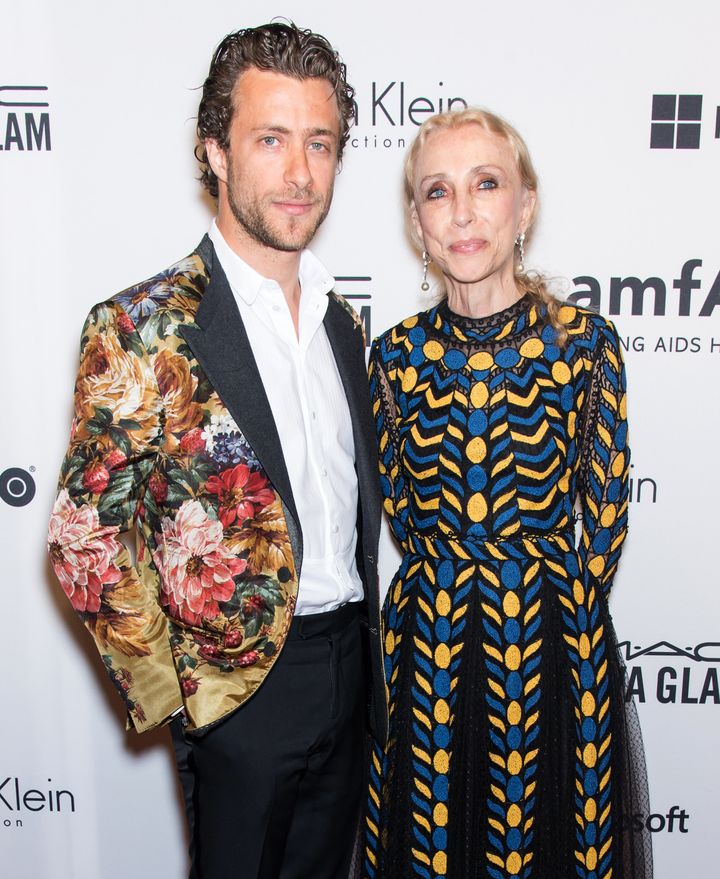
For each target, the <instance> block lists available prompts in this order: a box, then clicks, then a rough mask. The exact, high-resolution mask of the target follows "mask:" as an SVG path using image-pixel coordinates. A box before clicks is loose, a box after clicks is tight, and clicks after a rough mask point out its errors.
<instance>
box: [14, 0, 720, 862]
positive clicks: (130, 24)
mask: <svg viewBox="0 0 720 879" xmlns="http://www.w3.org/2000/svg"><path fill="white" fill-rule="evenodd" d="M273 15H282V16H286V17H290V18H293V19H294V20H295V21H297V22H298V23H299V24H300V25H302V26H307V27H311V28H313V29H314V30H318V31H320V32H322V33H324V34H326V35H327V36H328V37H329V39H330V40H331V42H332V43H333V44H334V45H335V46H337V47H338V49H339V50H340V51H341V53H342V55H343V56H344V58H345V60H346V61H347V64H348V69H349V78H350V81H351V82H352V83H353V84H354V85H355V87H356V89H357V127H356V129H355V130H354V132H353V135H352V140H351V142H350V144H349V146H348V150H347V156H346V159H345V162H344V168H343V171H342V174H341V175H340V178H339V180H338V186H337V194H336V199H335V204H334V207H333V209H332V213H331V215H330V218H329V220H328V221H327V223H326V226H325V228H324V229H323V230H322V233H321V235H320V237H319V239H318V240H317V242H316V247H315V249H316V251H317V252H318V254H319V256H320V257H321V258H322V259H323V260H324V261H325V262H326V264H327V265H328V266H329V267H330V268H331V270H332V271H333V272H334V273H335V275H336V276H338V277H340V278H342V280H340V281H339V282H338V289H339V290H340V291H341V292H343V293H345V294H346V295H348V296H350V297H354V299H353V302H354V304H355V305H356V306H357V307H358V309H359V310H361V311H362V314H363V317H364V319H365V321H366V325H367V328H368V330H369V332H370V333H371V334H373V335H376V334H378V333H379V332H381V331H382V330H384V329H385V328H386V327H388V326H389V325H390V324H392V323H394V322H396V321H398V320H399V319H400V318H402V317H403V316H405V315H407V314H409V313H412V312H414V311H416V310H418V308H421V307H423V298H422V294H421V293H420V290H419V282H420V272H421V267H420V261H419V259H418V256H417V254H416V253H414V252H413V250H412V248H411V247H410V245H409V243H408V240H407V238H406V235H405V233H404V231H403V218H402V211H401V199H400V189H401V185H400V179H401V164H402V157H403V154H404V152H405V148H406V146H407V145H408V144H409V143H410V141H411V139H412V137H413V135H414V132H415V131H416V130H417V125H418V124H419V123H420V122H421V121H422V120H423V119H424V118H425V117H426V116H427V114H428V113H430V112H432V111H435V110H440V109H444V108H447V107H449V106H451V105H452V104H453V102H455V106H461V105H462V101H465V102H467V103H468V104H478V105H481V106H486V107H489V108H490V109H493V110H495V111H497V112H499V113H500V114H502V115H504V116H506V117H507V118H508V119H510V120H511V121H512V122H513V123H515V124H516V125H517V127H518V128H519V129H520V131H521V132H523V133H524V135H525V136H526V138H527V140H528V142H529V145H530V148H531V151H532V153H533V156H534V158H535V161H536V165H537V168H538V171H539V173H540V177H541V182H542V189H541V200H542V211H541V218H540V223H539V229H538V234H537V235H536V237H535V240H534V242H533V246H532V248H531V250H530V253H529V259H528V260H526V262H528V264H529V265H531V266H534V267H538V268H541V269H543V270H545V271H546V272H548V273H549V274H550V275H552V276H554V277H557V278H558V279H559V282H560V283H563V284H564V289H565V292H566V294H573V295H575V296H577V297H579V299H580V301H581V302H584V303H587V304H591V305H593V306H596V307H598V308H599V309H600V310H601V311H602V312H603V313H604V314H606V315H609V316H610V317H612V318H613V320H615V322H616V324H617V326H618V329H619V332H620V336H621V338H622V340H623V344H624V346H625V347H626V349H627V365H628V374H629V385H630V398H631V417H632V434H633V449H634V458H633V461H634V465H633V482H632V494H631V500H632V507H631V516H632V518H631V533H630V538H629V540H628V543H627V551H626V554H625V556H624V558H623V561H622V564H621V570H620V574H619V576H618V578H617V581H616V586H615V590H614V594H613V598H612V611H613V615H614V618H615V622H616V626H617V630H618V633H619V637H620V640H621V641H622V650H623V653H624V656H625V659H626V661H627V664H628V669H629V672H630V687H631V689H632V690H633V692H634V694H635V698H636V700H637V702H638V707H639V711H640V717H641V721H642V725H643V731H644V736H645V744H646V749H647V755H648V764H649V773H650V783H651V801H652V805H651V811H650V813H649V814H647V815H633V816H631V818H630V820H631V821H632V822H633V823H634V825H635V826H639V825H640V824H641V823H645V824H647V826H648V827H649V828H650V829H651V830H652V831H653V839H654V843H655V857H656V875H657V877H658V879H679V877H686V876H692V875H700V874H702V875H713V874H714V873H715V868H714V866H713V864H714V863H715V861H716V859H717V849H716V832H717V831H716V828H717V825H718V822H719V821H720V801H719V800H718V797H717V789H718V786H720V761H719V760H718V756H717V747H718V743H719V742H720V683H719V681H718V670H719V668H720V589H719V588H718V587H720V577H719V574H718V571H719V570H720V563H719V562H718V537H717V526H718V498H719V497H720V474H719V472H718V466H717V461H718V436H719V435H720V416H719V405H718V396H719V395H718V369H719V368H720V251H719V250H718V244H717V242H718V232H719V227H718V204H719V203H720V174H719V173H718V172H719V170H720V108H719V107H718V105H720V74H718V67H717V34H718V29H719V27H720V9H719V8H718V6H717V4H714V3H710V2H707V0H686V2H684V3H682V4H677V3H676V2H669V0H661V2H658V0H655V2H651V0H645V2H643V0H629V2H624V3H603V4H599V3H582V4H580V3H576V2H564V0H546V2H545V3H531V2H525V0H519V2H515V3H508V4H499V3H495V4H481V3H476V2H475V3H470V2H468V0H465V2H457V0H446V2H444V3H441V4H438V3H436V2H427V0H419V2H416V3H414V4H397V5H396V6H393V5H392V4H389V3H387V2H380V0H365V2H363V3H362V4H360V5H359V6H357V5H353V4H350V5H347V4H333V5H332V6H331V5H330V4H324V3H316V2H311V0H307V2H292V0H285V2H284V3H278V4H269V3H268V2H267V0H263V2H249V0H248V2H243V3H238V2H229V0H217V2H214V3H205V4H202V3H197V2H195V0H175V2H173V3H169V2H168V3H147V2H144V3H140V2H137V0H126V2H125V3H123V4H119V5H118V4H111V5H108V4H104V3H101V4H99V3H96V2H90V0H71V2H66V3H56V2H53V0H26V2H25V3H24V4H19V3H12V2H11V0H4V2H3V3H2V9H1V12H0V21H1V22H2V24H1V25H0V27H1V31H0V193H1V195H0V242H1V245H0V248H1V249H0V289H1V290H2V340H3V341H2V357H3V370H2V376H3V379H2V389H1V391H0V394H1V399H2V413H3V419H2V423H3V425H4V427H3V429H2V445H1V450H0V541H1V542H2V568H1V571H2V587H1V588H0V657H1V660H2V662H1V668H2V671H1V672H0V706H1V710H2V738H1V741H2V747H1V748H0V864H2V868H1V869H2V875H3V877H5V879H26V877H33V879H35V877H43V879H67V877H72V879H120V877H125V876H127V875H130V874H132V875H134V876H137V877H140V879H144V877H148V879H149V877H162V879H180V877H182V876H184V875H185V870H186V861H185V856H184V846H185V840H184V837H183V833H184V831H183V821H182V816H181V808H180V802H179V796H178V790H177V785H176V781H175V777H174V772H173V765H172V759H171V755H170V751H169V748H168V746H167V742H166V739H165V734H164V733H163V732H162V731H161V732H158V733H153V734H149V735H148V736H147V737H145V738H142V737H137V736H136V735H134V734H130V735H127V734H126V733H125V732H124V730H123V723H122V710H121V707H120V703H119V701H118V700H116V697H115V695H114V693H113V692H112V690H111V687H110V685H109V683H108V682H107V681H106V680H105V677H104V672H103V671H102V668H101V663H100V661H99V658H98V657H97V656H96V654H95V652H94V648H93V647H92V646H91V644H90V639H89V638H88V637H87V635H86V634H85V632H84V631H83V630H82V628H81V626H80V624H79V623H78V622H77V621H76V620H75V618H74V617H73V615H72V613H71V612H70V610H69V604H68V603H67V602H66V600H65V598H64V596H62V594H61V593H60V591H59V589H58V587H57V586H56V584H55V583H54V581H53V580H52V578H51V576H50V575H49V571H48V566H47V563H46V560H45V552H44V537H45V530H46V522H47V518H48V514H49V511H50V506H51V501H52V496H53V492H54V487H55V480H56V477H57V472H58V468H59V465H60V460H61V457H62V454H63V451H64V447H65V443H66V441H67V434H68V428H69V424H70V407H71V389H72V384H73V379H74V372H75V366H76V358H77V350H78V341H79V335H80V329H81V325H82V322H83V319H84V317H85V314H86V312H87V311H88V309H89V307H90V306H91V305H92V304H93V303H95V302H96V301H98V300H100V299H103V298H105V297H107V296H109V295H111V294H112V293H114V292H116V291H118V290H120V289H122V288H124V287H126V286H128V285H129V284H131V283H133V282H135V281H138V280H140V279H142V278H145V277H147V276H149V275H151V274H153V273H154V272H155V271H157V270H159V269H161V268H163V267H165V266H166V265H168V264H170V263H171V262H173V261H174V260H176V259H177V258H179V257H181V256H183V255H185V254H186V253H187V252H189V251H190V250H192V248H193V247H194V245H195V244H196V242H197V241H198V240H199V239H200V237H201V236H202V235H203V233H204V232H205V230H206V229H207V226H208V223H209V220H210V217H211V206H210V205H209V204H208V202H207V201H206V200H205V199H204V197H203V195H202V192H201V188H200V186H199V184H198V183H197V182H196V179H195V178H196V177H197V168H196V164H195V162H194V159H193V155H192V149H193V145H194V119H193V117H194V115H195V112H196V106H197V101H198V98H199V93H198V91H197V87H198V86H199V85H200V84H201V83H202V81H203V79H204V77H205V73H206V70H207V66H208V63H209V60H210V56H211V54H212V51H213V48H214V46H215V45H216V43H217V42H218V41H219V39H220V38H221V37H222V36H223V35H224V34H225V33H227V32H228V31H230V30H234V29H236V28H237V27H240V26H248V25H254V24H260V23H262V22H264V21H266V20H267V19H268V18H270V17H272V16H273ZM563 279H564V280H563ZM383 549H384V552H383V579H384V581H385V583H387V582H388V580H389V578H390V576H391V572H392V569H393V567H394V565H395V561H396V559H395V556H394V553H393V550H392V547H391V545H390V541H389V539H388V538H387V536H386V537H385V539H384V547H383ZM239 832H241V831H240V830H239Z"/></svg>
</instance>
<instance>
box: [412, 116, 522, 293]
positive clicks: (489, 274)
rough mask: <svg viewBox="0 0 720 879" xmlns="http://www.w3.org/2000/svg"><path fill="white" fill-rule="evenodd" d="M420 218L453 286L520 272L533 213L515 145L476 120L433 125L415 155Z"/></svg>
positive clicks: (415, 212)
mask: <svg viewBox="0 0 720 879" xmlns="http://www.w3.org/2000/svg"><path fill="white" fill-rule="evenodd" d="M413 195H414V205H413V209H412V220H413V222H414V224H415V228H416V230H417V233H418V235H419V236H420V238H421V240H422V241H423V243H424V246H425V250H427V252H428V253H429V254H430V257H431V258H432V259H433V260H434V261H435V262H436V263H437V265H438V266H439V267H440V270H441V271H442V273H443V274H444V275H445V277H446V278H447V279H448V282H449V284H450V285H451V286H454V285H455V284H462V285H466V284H476V283H478V282H481V281H485V280H487V279H497V280H499V281H501V282H503V281H504V282H506V283H507V282H510V281H512V279H513V274H514V273H513V256H514V246H515V238H516V237H517V235H518V233H519V232H524V231H525V230H526V229H527V227H528V225H529V223H530V219H531V218H532V211H533V207H534V203H535V193H533V192H530V191H529V190H528V189H526V188H525V186H523V184H522V181H521V179H520V170H519V168H518V165H517V161H516V160H515V155H514V153H513V149H512V147H511V145H510V144H509V143H508V142H507V141H506V140H505V139H504V138H502V137H500V136H498V135H497V134H493V133H491V132H489V131H485V130H484V129H483V128H481V127H480V126H479V125H476V124H474V123H468V124H467V125H463V126H461V127H460V128H448V129H439V130H436V131H433V132H431V134H430V135H428V138H427V140H426V141H425V143H424V144H423V146H422V148H421V149H420V152H419V154H418V156H417V159H416V161H415V169H414V182H413Z"/></svg>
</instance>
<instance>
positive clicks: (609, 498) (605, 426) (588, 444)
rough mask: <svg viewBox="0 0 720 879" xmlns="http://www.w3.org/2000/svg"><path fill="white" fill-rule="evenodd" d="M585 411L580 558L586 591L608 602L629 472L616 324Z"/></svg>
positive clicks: (606, 333)
mask: <svg viewBox="0 0 720 879" xmlns="http://www.w3.org/2000/svg"><path fill="white" fill-rule="evenodd" d="M586 405H587V409H586V412H587V415H586V420H585V424H584V428H583V447H582V459H581V470H580V475H581V479H580V501H581V505H582V517H583V528H582V537H581V540H580V547H579V554H580V559H581V561H582V563H583V570H584V579H585V585H586V586H596V587H599V588H600V589H602V591H603V593H604V594H605V595H606V596H609V594H610V589H611V587H612V582H613V577H614V575H615V571H616V569H617V565H618V561H619V559H620V552H621V550H622V545H623V542H624V540H625V537H626V535H627V521H628V477H629V472H630V449H629V448H628V444H627V394H626V386H625V367H624V365H623V358H622V353H621V351H620V344H619V340H618V337H617V332H616V331H615V328H614V327H613V325H612V324H606V325H605V326H604V327H603V329H602V330H601V332H600V334H599V340H598V348H597V349H596V355H595V360H594V365H593V370H592V375H591V381H590V388H589V392H588V399H587V403H586Z"/></svg>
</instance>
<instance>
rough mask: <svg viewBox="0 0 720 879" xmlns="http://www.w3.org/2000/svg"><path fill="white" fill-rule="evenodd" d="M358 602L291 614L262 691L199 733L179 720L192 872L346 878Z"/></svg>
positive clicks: (355, 752) (353, 826)
mask: <svg viewBox="0 0 720 879" xmlns="http://www.w3.org/2000/svg"><path fill="white" fill-rule="evenodd" d="M363 653H364V651H363V644H362V638H361V632H360V624H359V615H358V612H357V608H356V606H355V605H345V606H344V607H342V608H339V609H338V610H336V611H331V612H329V613H324V614H312V615H309V616H302V617H296V618H295V619H294V621H293V623H292V626H291V629H290V633H289V636H288V640H287V642H286V644H285V647H284V648H283V651H282V653H281V655H280V657H279V658H278V660H277V662H276V663H275V666H274V667H273V669H272V670H271V671H270V673H269V674H268V676H267V678H266V679H265V681H264V682H263V684H262V686H261V687H260V688H259V690H258V691H257V692H256V693H255V694H254V695H253V696H252V698H251V699H250V700H249V701H248V702H247V703H246V704H245V705H243V706H242V707H241V708H239V709H238V710H237V711H236V712H235V713H234V714H232V715H230V717H228V718H227V720H224V721H223V722H222V723H220V724H218V726H216V727H213V728H211V729H210V730H209V731H208V732H207V733H205V734H204V735H200V736H196V735H183V732H182V727H181V726H180V724H179V723H178V722H175V723H174V724H173V727H172V734H173V741H174V744H175V751H176V757H177V762H178V770H179V773H180V778H181V781H182V783H183V790H184V793H185V800H186V805H187V807H188V819H189V823H190V830H191V847H190V848H191V860H192V870H191V874H190V875H191V879H345V877H347V875H348V871H349V865H350V859H351V856H352V850H353V845H354V842H355V835H356V831H357V827H358V817H359V811H360V798H361V796H362V788H363V742H364V716H365V708H364V703H365V684H364V661H363Z"/></svg>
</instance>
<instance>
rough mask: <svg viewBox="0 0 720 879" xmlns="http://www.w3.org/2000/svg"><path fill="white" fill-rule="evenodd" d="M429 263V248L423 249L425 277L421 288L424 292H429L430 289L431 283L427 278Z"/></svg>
mask: <svg viewBox="0 0 720 879" xmlns="http://www.w3.org/2000/svg"><path fill="white" fill-rule="evenodd" d="M429 265H430V257H429V256H428V252H427V250H423V279H422V284H420V289H421V290H422V291H423V293H427V291H428V290H429V289H430V284H428V279H427V270H428V266H429Z"/></svg>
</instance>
